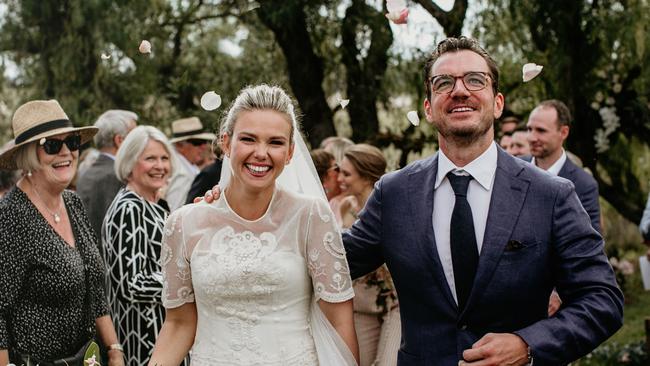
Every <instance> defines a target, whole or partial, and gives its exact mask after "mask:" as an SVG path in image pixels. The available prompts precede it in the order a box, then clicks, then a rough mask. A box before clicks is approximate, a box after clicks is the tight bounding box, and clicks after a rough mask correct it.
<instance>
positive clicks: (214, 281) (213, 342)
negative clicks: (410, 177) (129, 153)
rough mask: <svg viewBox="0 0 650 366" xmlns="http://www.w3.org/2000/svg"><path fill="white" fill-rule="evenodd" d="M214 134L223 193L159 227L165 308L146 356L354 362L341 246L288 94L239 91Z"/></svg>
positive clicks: (216, 361)
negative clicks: (221, 156)
mask: <svg viewBox="0 0 650 366" xmlns="http://www.w3.org/2000/svg"><path fill="white" fill-rule="evenodd" d="M221 137H222V141H221V144H222V148H223V151H224V152H225V156H226V158H225V160H224V167H228V168H225V169H224V171H225V173H226V174H225V176H222V180H221V182H220V185H221V186H222V187H226V188H225V190H224V194H222V195H221V197H220V198H219V199H218V200H217V201H215V202H214V203H212V204H207V203H199V204H192V205H187V206H184V207H182V208H181V209H179V210H177V211H175V212H174V213H172V214H171V215H170V217H169V218H168V220H167V223H166V225H165V234H164V239H163V249H162V251H163V253H162V255H161V256H162V259H161V260H162V265H163V276H164V288H163V304H164V306H165V308H166V309H167V315H166V319H165V322H164V325H163V327H162V330H161V332H160V335H159V337H158V340H157V341H156V345H155V349H154V353H153V356H152V358H151V361H150V363H149V365H152V366H153V365H158V366H161V365H164V366H169V365H178V364H179V363H180V362H181V361H182V360H183V358H184V357H185V355H186V354H187V353H188V351H189V350H190V348H191V349H192V365H278V366H280V365H282V366H288V365H321V366H325V365H326V366H329V365H332V366H334V365H336V366H338V365H356V363H357V361H358V359H359V355H358V346H357V339H356V334H355V329H354V322H353V315H352V297H353V296H354V293H353V291H352V283H351V282H352V281H351V279H350V273H349V269H348V264H347V261H346V259H345V251H344V249H343V244H342V241H341V235H340V233H339V231H338V229H337V226H336V221H335V220H334V216H333V214H332V212H331V210H330V208H329V206H328V204H327V201H325V199H324V193H323V192H322V188H315V187H321V186H320V184H319V181H318V177H317V176H316V173H315V169H314V168H313V164H310V163H311V162H310V161H309V160H307V159H308V158H309V154H308V152H307V149H306V147H305V146H304V142H302V139H301V137H300V133H299V131H298V126H297V122H296V117H295V115H294V111H293V104H292V101H291V99H290V98H289V97H288V95H287V94H286V93H285V92H284V91H283V90H282V89H281V88H279V87H274V86H268V85H258V86H254V87H247V88H245V89H243V90H242V91H241V92H240V94H239V96H238V97H237V99H236V100H235V101H234V102H233V104H232V106H231V107H230V110H229V112H228V114H227V115H226V117H225V118H224V121H223V122H222V126H221ZM292 157H293V160H292ZM301 164H302V165H301ZM285 165H287V169H286V170H285ZM291 168H293V169H291ZM283 170H284V173H283ZM298 173H299V174H298ZM292 174H293V175H292ZM278 178H280V179H278ZM312 178H313V183H312V182H311V181H310V180H311V179H312ZM305 181H306V182H305ZM317 189H320V192H319V191H318V190H317ZM310 191H311V192H310ZM298 192H303V193H298ZM305 193H311V195H308V194H305ZM315 194H319V195H320V196H322V198H321V197H317V196H315Z"/></svg>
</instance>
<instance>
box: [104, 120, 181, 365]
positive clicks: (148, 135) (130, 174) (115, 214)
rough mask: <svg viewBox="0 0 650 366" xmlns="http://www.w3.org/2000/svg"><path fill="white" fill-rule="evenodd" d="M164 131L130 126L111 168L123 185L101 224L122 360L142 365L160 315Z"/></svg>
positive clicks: (167, 152)
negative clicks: (160, 197) (113, 166)
mask: <svg viewBox="0 0 650 366" xmlns="http://www.w3.org/2000/svg"><path fill="white" fill-rule="evenodd" d="M172 151H173V150H172V147H171V145H170V143H169V141H168V140H167V137H165V135H164V134H163V133H162V132H160V130H158V129H156V128H155V127H152V126H139V127H136V128H135V129H133V130H132V131H131V132H130V133H129V134H128V135H127V137H126V138H125V139H124V142H123V143H122V145H121V146H120V149H119V150H118V152H117V156H116V159H115V174H116V175H117V178H118V179H119V180H120V181H122V182H123V183H124V184H125V185H126V187H124V188H122V189H121V190H120V191H119V192H118V193H117V195H116V196H115V199H114V200H113V203H111V205H110V207H109V208H108V212H107V213H106V217H105V218H104V223H103V225H102V247H103V250H104V259H105V261H106V266H107V267H108V271H107V274H106V281H107V289H108V299H109V305H110V308H111V313H112V316H113V322H114V323H115V327H116V328H117V334H118V336H119V338H120V339H121V340H122V342H123V346H124V353H125V356H126V360H127V361H126V362H127V364H128V365H146V364H147V362H148V361H149V357H150V356H151V352H152V349H153V344H154V342H155V340H156V336H157V335H158V332H160V328H161V326H162V323H163V319H164V308H163V306H162V303H161V296H162V274H161V268H160V254H161V253H160V248H161V240H162V236H163V226H164V223H165V219H166V218H167V215H168V214H169V209H168V208H167V204H166V203H165V202H164V201H160V200H159V191H160V189H161V188H162V187H163V186H164V185H165V184H166V182H167V179H168V178H169V176H170V175H171V174H172V172H173V169H174V164H175V162H174V160H173V153H172Z"/></svg>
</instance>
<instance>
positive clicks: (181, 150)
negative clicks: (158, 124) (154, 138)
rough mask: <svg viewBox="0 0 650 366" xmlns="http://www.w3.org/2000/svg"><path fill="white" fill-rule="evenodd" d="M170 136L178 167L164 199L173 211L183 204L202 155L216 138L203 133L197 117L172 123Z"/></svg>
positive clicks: (197, 171)
mask: <svg viewBox="0 0 650 366" xmlns="http://www.w3.org/2000/svg"><path fill="white" fill-rule="evenodd" d="M172 135H173V136H172V139H171V140H170V142H171V143H172V144H174V149H175V150H176V157H177V158H178V162H179V164H178V165H179V167H178V169H176V171H175V172H174V175H173V176H172V177H171V179H170V181H169V186H168V188H167V193H166V195H165V199H166V200H167V203H168V204H169V208H170V209H171V210H172V211H173V210H175V209H177V208H179V207H181V206H182V205H183V204H185V200H186V198H187V193H188V192H189V191H190V187H191V186H192V182H193V181H194V178H195V177H196V176H197V175H198V174H199V172H200V169H199V165H200V164H201V162H202V160H203V159H204V154H203V153H204V151H205V150H206V149H208V148H209V146H208V145H209V142H211V141H212V140H214V138H215V137H216V136H215V134H213V133H209V132H205V130H204V128H203V124H202V123H201V120H199V119H198V118H197V117H190V118H183V119H179V120H177V121H174V122H172Z"/></svg>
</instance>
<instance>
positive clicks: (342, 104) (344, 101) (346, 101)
mask: <svg viewBox="0 0 650 366" xmlns="http://www.w3.org/2000/svg"><path fill="white" fill-rule="evenodd" d="M339 103H340V104H341V109H345V107H347V106H348V104H350V99H341V101H340V102H339Z"/></svg>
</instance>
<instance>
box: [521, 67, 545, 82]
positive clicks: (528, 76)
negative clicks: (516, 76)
mask: <svg viewBox="0 0 650 366" xmlns="http://www.w3.org/2000/svg"><path fill="white" fill-rule="evenodd" d="M543 68H544V66H542V65H537V64H525V65H524V67H523V68H522V70H521V71H522V73H523V75H524V76H523V79H524V83H527V82H529V81H531V80H533V79H534V78H535V76H537V75H539V73H540V72H542V69H543Z"/></svg>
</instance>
